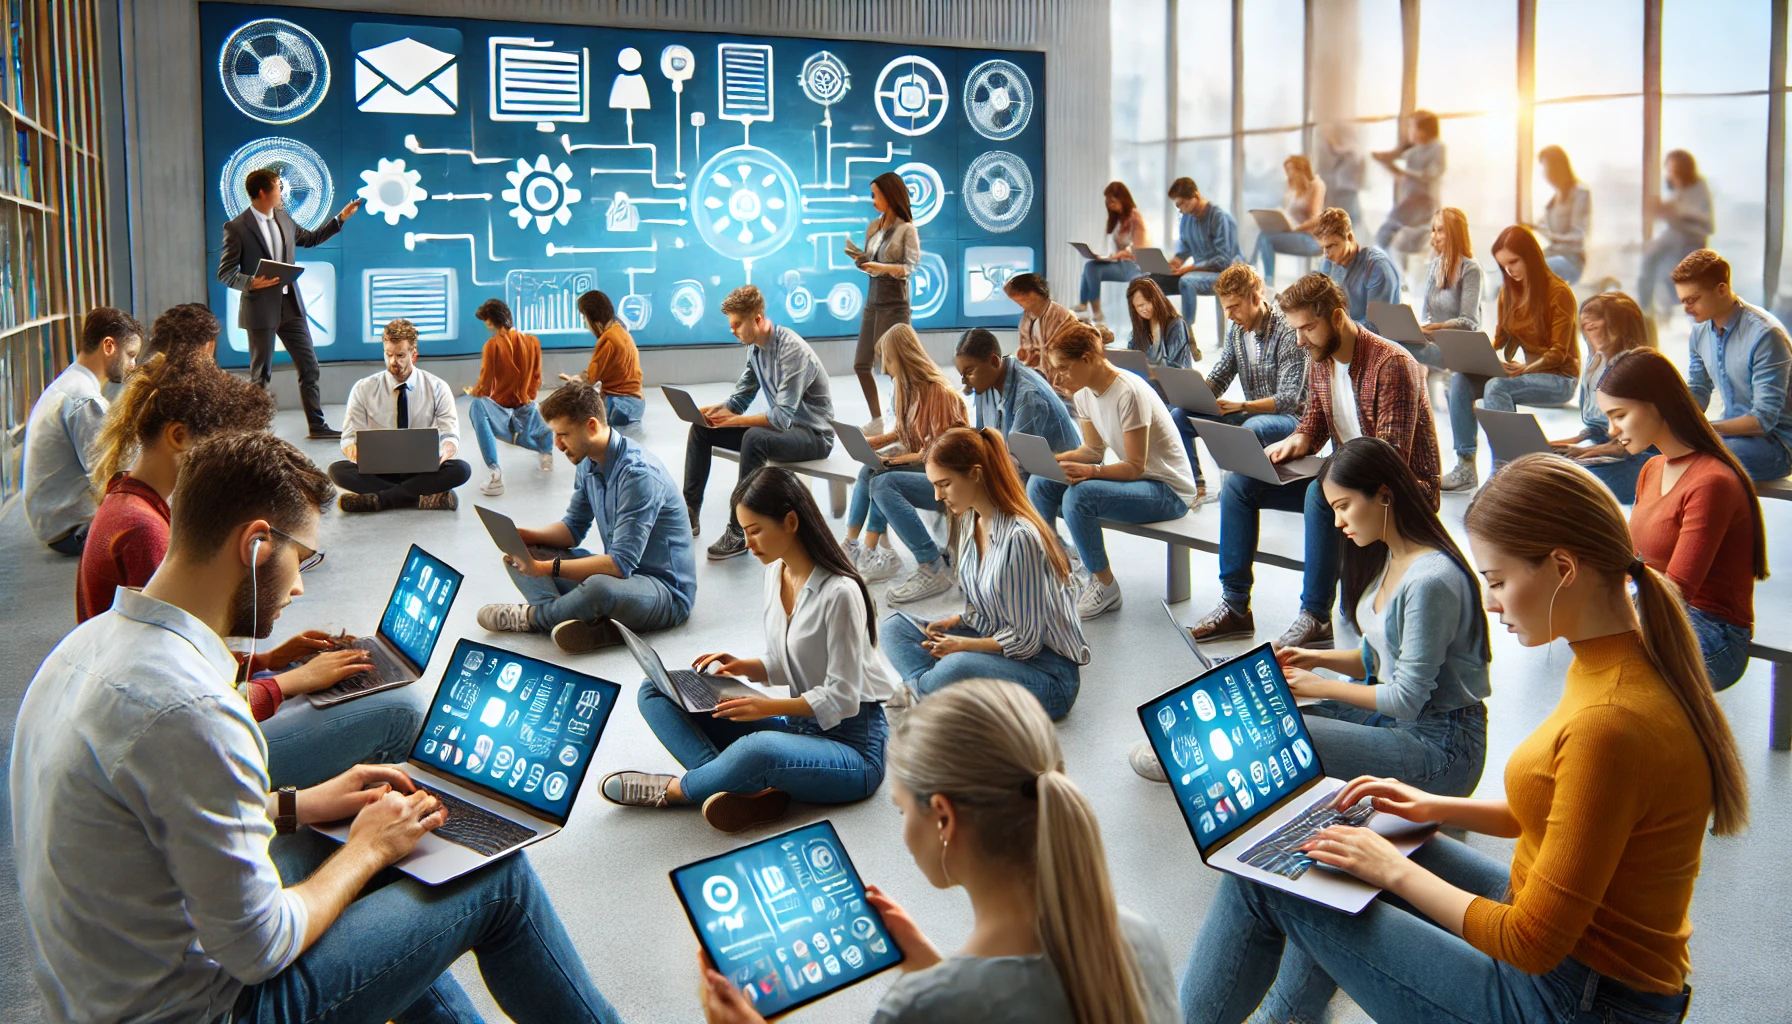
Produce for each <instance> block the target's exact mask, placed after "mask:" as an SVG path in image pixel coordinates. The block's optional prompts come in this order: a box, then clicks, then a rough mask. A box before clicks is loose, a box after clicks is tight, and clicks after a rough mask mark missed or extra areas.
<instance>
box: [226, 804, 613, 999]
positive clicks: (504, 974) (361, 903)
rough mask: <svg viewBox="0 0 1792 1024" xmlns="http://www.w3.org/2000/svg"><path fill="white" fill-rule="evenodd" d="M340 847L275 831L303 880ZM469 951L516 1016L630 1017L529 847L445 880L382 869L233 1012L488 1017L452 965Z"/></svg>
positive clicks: (285, 864)
mask: <svg viewBox="0 0 1792 1024" xmlns="http://www.w3.org/2000/svg"><path fill="white" fill-rule="evenodd" d="M339 849H341V846H339V845H338V844H336V843H334V842H332V841H330V840H329V839H326V838H324V837H323V836H320V835H318V834H317V833H315V832H311V831H309V830H305V831H301V832H299V833H297V834H295V835H290V836H276V837H275V838H274V842H273V844H272V845H271V847H270V850H269V852H270V853H271V854H272V855H273V858H274V863H275V865H276V866H278V867H279V869H280V877H281V878H282V879H283V880H284V881H285V882H286V884H287V885H288V886H292V885H296V884H298V883H299V882H301V881H303V880H304V879H305V878H307V877H309V876H310V875H311V874H312V873H313V872H314V871H316V870H317V868H318V867H319V866H320V865H321V864H323V862H324V860H325V859H327V858H328V857H329V856H330V855H331V854H332V853H335V852H336V851H337V850H339ZM467 952H472V953H473V954H474V955H475V956H477V957H478V958H479V973H480V975H481V976H483V977H484V979H485V987H486V989H487V990H488V991H489V992H491V994H492V998H493V999H494V1000H496V1001H497V1003H498V1006H499V1007H500V1008H502V1009H503V1011H504V1013H505V1014H506V1015H507V1016H509V1017H510V1018H511V1019H513V1020H516V1021H519V1022H526V1021H601V1022H603V1024H620V1022H621V1020H622V1018H621V1017H620V1016H619V1015H618V1014H617V1013H616V1011H615V1009H613V1008H612V1007H611V1006H610V1004H609V1003H608V1002H607V1001H606V1000H605V999H604V997H603V993H601V992H599V991H598V990H597V985H596V984H594V983H593V982H592V980H591V975H590V974H588V973H587V972H586V970H585V963H584V961H582V960H581V959H579V954H578V951H577V950H575V949H574V948H573V945H572V940H571V939H569V938H568V937H567V935H566V929H565V927H563V926H562V925H561V923H560V918H559V916H558V915H556V914H555V913H554V905H553V903H552V902H550V901H549V899H548V894H547V890H545V889H543V888H542V885H541V880H540V879H538V878H536V877H535V871H534V869H532V868H531V867H530V866H529V858H528V857H526V856H525V855H523V854H521V853H518V854H514V855H512V856H509V857H506V858H504V859H503V860H500V861H497V862H495V863H492V864H489V865H487V866H485V867H483V868H480V869H479V870H477V871H474V872H471V873H469V874H465V875H462V876H461V877H459V878H456V879H455V880H453V881H451V882H447V883H445V884H443V885H437V886H426V885H424V884H423V883H421V882H418V881H416V880H414V879H412V878H410V877H408V876H406V875H403V874H401V873H399V872H397V871H392V870H387V871H384V872H381V873H380V874H379V875H376V876H375V877H374V880H373V882H372V883H370V884H369V886H368V888H367V890H366V891H365V892H364V894H363V895H362V896H361V897H360V898H358V899H356V900H355V901H354V902H353V903H351V904H349V906H348V909H346V910H344V911H343V912H342V916H341V917H338V918H337V919H336V922H335V923H334V924H332V925H331V926H330V927H329V930H328V931H325V932H324V933H323V935H322V936H321V937H320V938H319V939H318V940H317V941H316V942H314V943H312V945H311V947H310V948H309V949H307V950H305V952H304V953H302V954H300V955H299V958H298V959H297V960H295V961H293V963H292V965H291V966H290V967H288V968H287V969H286V970H284V971H281V972H280V973H279V974H276V975H274V976H273V977H272V978H269V979H268V980H267V981H264V982H262V983H261V984H259V985H250V986H248V987H246V988H244V989H243V991H242V994H241V995H240V996H239V997H238V998H237V1001H236V1006H235V1008H234V1010H233V1011H232V1012H231V1015H230V1018H229V1019H230V1020H231V1021H233V1022H245V1024H247V1022H254V1024H275V1022H280V1021H295V1020H304V1021H318V1022H351V1021H370V1020H392V1021H397V1022H399V1024H478V1022H479V1021H480V1020H481V1017H480V1015H479V1011H477V1010H475V1009H474V1008H473V1004H472V1002H471V1001H470V1000H468V998H467V993H466V992H465V991H464V990H463V989H462V988H461V987H460V983H459V982H456V981H455V980H454V976H453V975H452V974H450V973H448V968H449V966H450V965H451V964H453V963H454V961H455V960H457V959H459V958H460V957H461V955H462V954H464V953H467Z"/></svg>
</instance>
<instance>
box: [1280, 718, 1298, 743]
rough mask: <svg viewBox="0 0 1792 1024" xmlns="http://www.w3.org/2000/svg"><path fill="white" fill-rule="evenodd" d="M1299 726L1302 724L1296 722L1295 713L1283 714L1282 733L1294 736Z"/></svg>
mask: <svg viewBox="0 0 1792 1024" xmlns="http://www.w3.org/2000/svg"><path fill="white" fill-rule="evenodd" d="M1299 728H1300V726H1299V725H1297V724H1295V721H1294V716H1293V715H1283V716H1282V735H1284V736H1288V737H1290V738H1292V737H1293V736H1294V733H1295V731H1296V730H1298V729H1299Z"/></svg>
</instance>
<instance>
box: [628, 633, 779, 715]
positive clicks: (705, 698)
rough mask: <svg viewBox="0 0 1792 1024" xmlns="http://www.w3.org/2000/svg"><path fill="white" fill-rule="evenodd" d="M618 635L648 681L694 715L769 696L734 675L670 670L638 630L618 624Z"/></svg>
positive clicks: (686, 669) (678, 669) (682, 669)
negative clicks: (723, 704) (739, 699)
mask: <svg viewBox="0 0 1792 1024" xmlns="http://www.w3.org/2000/svg"><path fill="white" fill-rule="evenodd" d="M616 632H617V633H619V634H621V636H622V644H623V646H625V647H627V648H628V653H630V654H632V655H634V656H635V662H636V664H638V665H640V666H641V671H643V672H645V673H647V679H648V681H649V682H651V683H652V684H653V685H654V686H655V687H657V688H658V689H659V691H660V692H661V693H663V694H665V695H666V697H667V698H668V699H670V700H671V701H672V702H673V703H675V704H677V705H678V706H679V707H681V708H684V709H685V710H686V711H689V712H692V713H693V714H706V713H708V712H711V711H714V710H715V709H716V705H717V704H720V703H721V702H723V701H725V700H733V699H734V698H736V697H763V696H765V693H764V692H762V691H760V690H756V689H754V688H753V687H751V686H748V685H747V684H746V683H743V682H741V681H740V680H738V679H736V678H734V677H733V676H717V675H710V674H708V673H704V672H693V671H692V670H690V669H688V668H675V669H668V668H666V663H665V662H663V661H661V660H660V654H659V652H658V651H656V650H654V649H653V645H652V644H649V643H648V642H647V641H645V640H643V639H641V638H640V636H638V635H636V633H635V631H634V630H632V629H630V628H628V627H627V626H624V625H623V624H622V623H620V622H618V623H616Z"/></svg>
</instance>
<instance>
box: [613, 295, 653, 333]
mask: <svg viewBox="0 0 1792 1024" xmlns="http://www.w3.org/2000/svg"><path fill="white" fill-rule="evenodd" d="M616 315H617V316H619V317H621V318H622V326H624V327H627V328H628V329H629V330H631V331H638V330H640V329H641V328H643V327H646V326H647V321H649V320H651V319H652V318H653V303H652V301H650V300H649V299H648V298H647V296H645V295H639V294H636V293H633V292H631V293H629V294H627V295H624V296H623V297H622V298H620V299H617V300H616Z"/></svg>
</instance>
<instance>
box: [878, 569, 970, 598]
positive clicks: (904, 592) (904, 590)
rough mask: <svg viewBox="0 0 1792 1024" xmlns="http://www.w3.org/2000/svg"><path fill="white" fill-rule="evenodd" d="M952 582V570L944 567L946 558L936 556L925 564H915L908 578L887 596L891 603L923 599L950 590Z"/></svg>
mask: <svg viewBox="0 0 1792 1024" xmlns="http://www.w3.org/2000/svg"><path fill="white" fill-rule="evenodd" d="M953 583H954V581H953V578H952V570H950V569H948V568H946V560H945V559H943V558H936V559H934V560H933V561H931V562H928V563H927V564H926V565H922V566H917V567H916V568H915V571H914V573H913V574H912V575H911V576H909V578H908V579H906V580H903V581H902V584H901V585H900V586H898V587H896V588H894V589H893V590H891V591H890V593H889V595H888V597H889V600H890V603H891V604H908V603H909V602H910V601H925V600H927V599H928V598H930V597H938V596H939V595H941V594H944V593H945V592H946V591H948V590H951V589H952V586H953Z"/></svg>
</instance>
